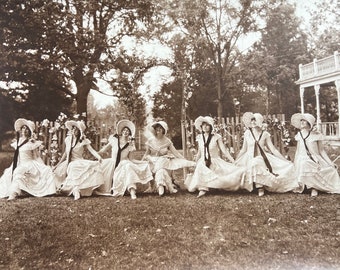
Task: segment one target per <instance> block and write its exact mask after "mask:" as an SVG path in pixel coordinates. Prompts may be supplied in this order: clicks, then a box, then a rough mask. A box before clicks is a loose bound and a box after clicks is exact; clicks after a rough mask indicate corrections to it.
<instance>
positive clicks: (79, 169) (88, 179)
mask: <svg viewBox="0 0 340 270" xmlns="http://www.w3.org/2000/svg"><path fill="white" fill-rule="evenodd" d="M100 165H101V164H100V163H99V162H98V161H92V160H86V159H78V160H74V161H71V162H70V163H69V164H68V166H67V162H66V161H64V162H62V163H61V164H60V165H59V166H58V168H57V169H56V170H55V175H56V176H57V177H56V179H58V178H59V179H60V178H61V177H62V176H63V175H64V173H65V171H66V175H67V176H66V179H65V180H64V181H63V182H62V184H61V187H60V192H61V193H68V194H69V195H71V194H72V192H73V190H74V189H78V190H79V191H80V194H81V196H91V195H92V193H93V190H95V189H96V188H98V187H99V186H101V185H102V184H103V182H104V181H103V174H102V171H101V166H100ZM65 167H67V169H66V170H65ZM59 181H60V180H59Z"/></svg>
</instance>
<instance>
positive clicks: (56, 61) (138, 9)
mask: <svg viewBox="0 0 340 270" xmlns="http://www.w3.org/2000/svg"><path fill="white" fill-rule="evenodd" d="M151 14H152V5H151V3H150V2H149V1H107V0H101V1H98V0H89V1H77V0H74V1H73V0H66V1H37V0H31V1H25V2H24V3H19V2H18V1H15V0H8V1H6V2H5V4H4V6H3V7H2V9H1V13H0V18H1V19H0V25H1V28H2V29H3V30H2V31H1V40H2V41H3V43H2V44H1V47H0V50H1V51H0V52H1V56H0V57H1V59H0V60H1V70H2V71H3V72H2V73H1V75H0V80H1V81H3V82H17V84H16V85H15V86H14V87H12V90H10V91H9V90H8V89H7V88H4V87H3V88H2V90H1V91H2V92H6V95H7V96H9V95H12V96H13V97H14V98H16V99H17V100H19V101H20V102H22V103H24V104H25V108H26V109H27V111H29V112H30V113H31V115H30V117H33V118H35V119H37V118H38V119H39V118H42V117H52V118H53V115H54V116H56V115H55V114H56V113H57V112H58V111H61V110H63V111H67V108H68V107H69V105H70V103H72V101H73V100H75V101H76V110H77V113H78V114H81V115H86V112H87V97H88V94H89V91H90V90H91V89H94V90H97V91H101V90H102V89H99V88H98V86H97V85H96V83H97V82H98V80H100V79H104V80H106V81H108V83H109V85H111V86H113V88H112V93H111V95H116V96H119V97H122V96H123V97H124V98H125V99H130V103H134V101H135V102H136V103H137V104H139V105H141V106H142V105H143V104H142V103H141V102H139V99H140V96H139V95H138V94H131V92H136V91H137V89H136V88H135V87H134V86H135V82H134V81H133V79H134V76H131V75H130V76H128V75H127V74H128V73H130V74H131V73H132V74H133V72H134V69H135V68H136V67H138V68H139V67H140V66H142V65H143V62H141V61H140V59H138V58H137V57H136V56H133V55H132V56H130V55H128V54H126V53H125V52H124V49H123V48H121V40H122V38H123V37H124V36H128V35H137V32H138V31H140V29H138V27H137V26H138V24H142V23H143V22H146V21H147V19H148V17H149V16H150V15H151ZM112 70H115V71H116V72H115V76H113V77H112V76H111V77H108V76H107V73H108V72H109V71H110V72H112ZM126 89H127V91H125V90H126ZM133 98H134V99H135V100H134V101H131V100H132V99H133ZM52 101H53V102H52ZM134 104H135V103H134ZM135 109H136V107H135V108H134V109H133V110H134V112H135ZM139 109H140V108H139ZM143 109H144V108H143ZM139 113H140V112H139Z"/></svg>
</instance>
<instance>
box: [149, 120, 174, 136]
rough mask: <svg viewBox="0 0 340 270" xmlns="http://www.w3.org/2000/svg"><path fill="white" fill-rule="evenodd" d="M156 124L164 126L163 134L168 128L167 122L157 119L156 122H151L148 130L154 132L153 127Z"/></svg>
mask: <svg viewBox="0 0 340 270" xmlns="http://www.w3.org/2000/svg"><path fill="white" fill-rule="evenodd" d="M157 125H160V126H161V127H162V128H164V130H165V134H166V133H167V132H168V130H169V127H168V124H167V123H165V122H164V121H157V122H154V123H152V124H151V127H150V130H151V132H152V133H153V134H155V127H156V126H157Z"/></svg>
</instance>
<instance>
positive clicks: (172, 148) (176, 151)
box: [169, 143, 184, 158]
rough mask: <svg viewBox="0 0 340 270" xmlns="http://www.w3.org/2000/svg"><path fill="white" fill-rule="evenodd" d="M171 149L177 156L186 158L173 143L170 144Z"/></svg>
mask: <svg viewBox="0 0 340 270" xmlns="http://www.w3.org/2000/svg"><path fill="white" fill-rule="evenodd" d="M169 150H170V151H171V153H172V154H173V155H174V156H175V157H177V158H184V157H183V156H182V155H181V153H180V152H178V150H177V149H176V148H175V146H174V145H173V144H172V143H171V144H170V146H169Z"/></svg>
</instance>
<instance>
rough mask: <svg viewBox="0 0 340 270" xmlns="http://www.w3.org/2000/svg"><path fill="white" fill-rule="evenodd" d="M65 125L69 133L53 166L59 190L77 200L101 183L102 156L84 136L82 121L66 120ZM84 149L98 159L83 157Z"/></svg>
mask: <svg viewBox="0 0 340 270" xmlns="http://www.w3.org/2000/svg"><path fill="white" fill-rule="evenodd" d="M65 126H66V128H67V129H68V130H69V131H70V133H71V134H69V135H68V136H67V137H66V138H65V151H64V153H63V156H62V157H61V159H60V161H59V162H58V164H57V165H56V166H55V168H54V174H55V179H56V182H57V184H58V185H59V189H60V192H61V193H67V194H68V195H71V194H73V196H74V200H78V199H79V198H80V196H91V195H92V193H93V191H94V190H95V189H96V188H98V187H99V186H101V185H102V184H103V174H102V172H101V166H100V162H101V161H102V158H101V156H100V155H99V154H98V153H97V152H96V151H95V150H94V149H93V148H92V146H91V141H90V140H89V139H87V138H86V137H85V134H84V131H85V129H86V126H85V124H84V123H83V122H82V121H72V120H71V121H66V123H65ZM85 149H87V150H88V151H89V152H90V153H91V154H92V155H93V156H94V157H95V158H96V159H97V160H98V161H92V160H86V159H84V158H83V154H84V151H85Z"/></svg>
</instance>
